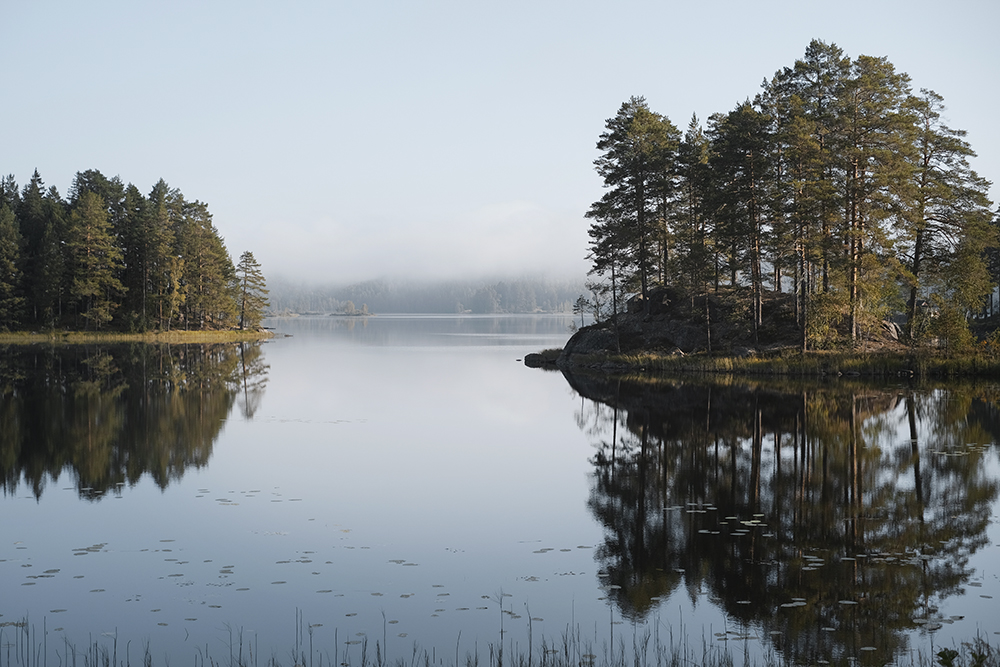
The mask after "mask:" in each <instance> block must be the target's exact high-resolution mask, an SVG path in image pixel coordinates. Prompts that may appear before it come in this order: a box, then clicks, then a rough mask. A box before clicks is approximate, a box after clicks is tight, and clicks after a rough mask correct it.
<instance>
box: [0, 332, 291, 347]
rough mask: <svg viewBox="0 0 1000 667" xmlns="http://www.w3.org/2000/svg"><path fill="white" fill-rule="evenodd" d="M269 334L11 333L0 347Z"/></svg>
mask: <svg viewBox="0 0 1000 667" xmlns="http://www.w3.org/2000/svg"><path fill="white" fill-rule="evenodd" d="M274 336H275V334H274V332H273V331H269V330H264V329H254V330H253V331H250V330H247V331H239V330H227V331H186V330H177V331H155V332H146V333H125V332H121V331H64V330H54V331H13V332H4V333H0V345H36V344H39V343H51V344H65V345H74V344H85V343H166V344H177V345H180V344H187V343H195V344H197V343H241V342H253V341H261V340H267V339H270V338H274Z"/></svg>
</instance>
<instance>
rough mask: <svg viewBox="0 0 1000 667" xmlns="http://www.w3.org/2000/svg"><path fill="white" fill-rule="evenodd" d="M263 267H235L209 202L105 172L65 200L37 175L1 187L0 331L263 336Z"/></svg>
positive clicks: (76, 186)
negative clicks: (146, 189)
mask: <svg viewBox="0 0 1000 667" xmlns="http://www.w3.org/2000/svg"><path fill="white" fill-rule="evenodd" d="M267 293H268V290H267V288H266V283H265V280H264V276H263V273H262V272H261V267H260V264H259V263H258V262H257V260H256V259H255V258H254V256H253V253H252V252H249V251H248V252H244V253H243V254H242V255H241V256H240V259H239V262H238V263H237V264H235V265H234V264H233V261H232V258H231V257H230V255H229V252H228V250H227V249H226V245H225V243H224V241H223V239H222V237H221V236H220V234H219V232H218V230H217V229H216V227H215V225H214V224H213V222H212V214H211V213H210V212H209V210H208V205H207V204H205V203H204V202H201V201H189V200H187V199H185V197H184V195H183V194H181V191H180V190H179V189H177V188H172V187H170V186H169V185H167V183H166V182H164V181H163V180H162V179H161V180H160V181H158V182H157V183H156V184H155V185H154V186H153V188H152V189H151V190H150V192H149V194H147V195H143V194H142V193H141V192H140V191H139V189H138V188H137V187H136V186H134V185H132V184H131V183H129V184H127V185H126V184H124V183H123V182H122V180H121V179H119V178H118V177H117V176H115V177H113V178H108V177H106V176H104V175H103V174H102V173H101V172H99V171H96V170H88V171H83V172H78V173H77V174H76V176H75V177H74V179H73V183H72V185H71V187H70V189H69V195H68V198H63V197H62V196H61V195H60V194H59V191H58V190H57V189H56V188H55V187H48V188H46V187H45V184H44V183H43V181H42V178H41V176H40V175H39V173H38V171H37V170H36V171H35V172H34V174H33V175H32V177H31V180H30V181H29V182H28V183H27V184H26V185H25V186H24V187H23V188H18V186H17V183H16V182H15V180H14V177H13V176H7V177H5V178H3V179H2V180H0V331H26V330H27V331H55V330H73V331H85V332H125V333H145V332H169V331H180V330H183V331H201V332H205V331H228V330H239V331H242V332H257V331H258V329H259V327H260V323H261V320H262V318H263V317H264V312H265V309H266V308H267V306H268V300H267Z"/></svg>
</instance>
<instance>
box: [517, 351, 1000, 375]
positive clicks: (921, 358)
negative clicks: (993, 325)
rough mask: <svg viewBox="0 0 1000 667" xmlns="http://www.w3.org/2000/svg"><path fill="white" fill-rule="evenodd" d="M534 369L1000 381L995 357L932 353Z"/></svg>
mask: <svg viewBox="0 0 1000 667" xmlns="http://www.w3.org/2000/svg"><path fill="white" fill-rule="evenodd" d="M524 364H525V365H526V366H529V367H532V368H542V369H549V370H560V371H570V372H583V373H594V374H599V375H625V374H643V375H660V374H669V373H678V374H720V375H749V376H753V375H756V376H786V377H814V378H830V377H868V378H878V379H887V378H894V379H909V378H948V377H977V378H1000V358H998V357H997V356H996V355H993V354H987V353H981V354H964V355H962V354H953V355H947V354H944V353H940V352H935V351H930V350H911V351H818V350H817V351H809V352H806V353H802V352H801V351H799V350H780V351H774V352H770V353H768V354H766V355H757V354H748V355H708V354H705V353H695V354H687V355H685V354H681V353H676V352H675V353H667V352H656V351H648V350H644V351H637V352H633V353H611V352H587V353H576V354H572V353H570V354H567V353H566V352H565V350H564V349H553V350H543V351H541V352H537V353H534V354H529V355H526V356H525V358H524Z"/></svg>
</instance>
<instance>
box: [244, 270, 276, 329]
mask: <svg viewBox="0 0 1000 667" xmlns="http://www.w3.org/2000/svg"><path fill="white" fill-rule="evenodd" d="M236 277H237V280H239V290H240V292H239V297H238V305H239V312H240V329H256V328H257V327H258V326H260V321H261V320H262V319H263V318H264V309H265V308H267V307H268V305H270V304H268V301H267V288H266V287H265V282H264V274H263V273H261V270H260V264H258V263H257V260H256V259H254V256H253V253H252V252H250V251H249V250H247V251H246V252H244V253H243V254H242V255H240V261H239V263H238V264H237V265H236Z"/></svg>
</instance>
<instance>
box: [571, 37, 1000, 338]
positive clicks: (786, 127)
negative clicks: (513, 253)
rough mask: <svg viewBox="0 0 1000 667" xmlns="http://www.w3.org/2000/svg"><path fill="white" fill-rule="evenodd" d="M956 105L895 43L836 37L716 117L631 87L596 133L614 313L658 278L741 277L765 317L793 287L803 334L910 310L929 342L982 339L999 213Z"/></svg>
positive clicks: (601, 268)
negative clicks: (849, 49) (971, 327)
mask: <svg viewBox="0 0 1000 667" xmlns="http://www.w3.org/2000/svg"><path fill="white" fill-rule="evenodd" d="M944 109H945V107H944V101H943V99H942V97H941V96H940V95H938V94H936V93H934V92H933V91H931V90H926V89H921V90H920V91H919V92H914V91H913V90H912V88H911V84H910V78H909V76H907V75H906V74H904V73H902V72H898V71H896V69H895V68H894V66H893V65H892V63H890V62H889V60H888V59H887V58H884V57H871V56H859V57H858V58H856V59H853V60H852V59H851V58H849V57H848V56H847V55H845V54H844V53H843V51H842V50H841V49H840V48H838V47H837V46H836V45H833V44H826V43H824V42H821V41H813V42H812V43H810V44H809V46H808V48H807V49H806V52H805V55H804V56H803V58H802V59H800V60H797V61H796V62H795V63H794V64H793V65H792V66H791V67H785V68H783V69H781V70H779V71H778V72H776V73H775V74H774V75H773V76H772V77H771V78H770V79H769V80H765V81H764V83H763V86H762V90H761V92H760V93H759V94H758V95H757V96H756V97H755V98H754V99H753V100H752V101H751V100H749V99H748V100H746V101H744V102H741V103H739V104H738V105H737V106H736V108H735V109H733V110H732V111H729V112H728V113H716V114H713V115H712V116H711V117H710V118H709V119H708V123H707V127H703V126H702V125H701V123H700V122H699V120H698V119H697V117H693V118H692V119H691V121H690V123H689V124H688V126H687V129H686V131H684V132H681V131H680V130H679V129H678V128H677V127H675V126H674V125H673V123H671V122H670V120H669V119H668V118H666V117H665V116H663V115H661V114H658V113H656V112H654V111H652V110H651V109H649V107H648V106H647V104H646V101H645V100H644V99H643V98H641V97H633V98H631V99H630V100H629V101H627V102H625V103H624V104H622V106H621V108H620V109H619V111H618V113H617V114H616V115H615V116H614V117H613V118H610V119H609V120H608V121H607V125H606V131H605V132H604V133H603V134H602V135H601V136H600V139H599V141H598V143H597V148H598V149H599V150H600V151H601V156H600V157H599V158H598V159H597V160H596V161H595V166H596V169H597V172H598V173H599V174H600V175H601V177H602V178H603V179H604V184H605V187H606V188H607V191H606V193H605V195H604V196H603V197H602V198H601V199H600V200H599V201H597V202H595V203H594V204H593V205H592V207H591V209H590V211H589V212H588V213H587V217H588V218H590V219H591V220H592V224H591V227H590V236H591V245H590V257H591V259H592V261H593V268H592V274H594V275H596V276H598V280H597V281H595V282H594V283H592V285H591V287H592V291H593V292H594V302H595V305H596V306H597V307H596V308H595V310H597V311H598V316H599V317H602V316H607V315H609V314H610V313H614V312H620V310H621V301H622V299H623V297H628V296H631V295H636V294H638V295H641V296H642V297H643V298H645V297H646V296H647V295H648V293H649V290H650V288H651V287H652V286H654V285H656V284H672V285H675V286H678V287H681V288H684V289H686V290H689V291H690V292H691V293H692V294H705V293H707V292H708V291H711V290H715V291H718V290H719V289H720V287H723V286H724V287H730V286H732V287H739V288H740V289H742V290H745V291H746V293H747V295H748V299H747V301H748V320H751V321H752V322H753V324H754V326H755V327H757V326H759V325H760V323H761V302H762V295H763V292H764V290H773V291H778V292H780V291H782V290H786V291H791V292H792V293H794V294H795V295H796V299H795V303H796V320H797V322H798V325H799V327H800V329H801V332H802V333H801V345H802V348H803V349H806V348H808V347H810V346H816V345H821V344H831V343H837V342H848V343H854V342H856V341H857V340H859V339H860V338H861V337H863V336H864V335H865V334H866V332H868V331H872V330H873V329H874V328H875V327H877V326H878V323H880V322H881V321H883V320H885V319H890V318H891V317H893V316H895V315H896V314H899V319H900V321H901V322H902V323H903V330H904V333H905V334H906V335H907V337H908V338H909V339H910V340H912V341H914V342H917V341H919V340H920V339H921V338H923V337H924V336H925V335H928V334H931V333H936V335H938V336H947V337H948V338H949V339H950V340H961V339H962V337H963V336H965V338H966V339H968V322H967V318H968V317H969V316H970V315H971V314H974V313H976V312H978V311H980V310H981V309H982V307H983V305H984V303H985V300H986V298H987V297H988V296H990V295H991V294H992V291H993V287H994V286H995V285H996V284H997V282H998V273H1000V262H998V261H997V253H996V247H997V225H998V222H997V220H996V219H994V215H993V213H992V211H991V207H992V203H991V202H990V200H989V198H988V188H989V185H990V184H989V183H988V182H987V181H986V180H985V179H983V178H981V177H980V176H978V175H977V174H976V173H975V172H974V171H973V170H972V169H971V167H970V165H969V159H970V158H972V157H974V155H975V153H974V152H973V150H972V148H971V146H970V145H969V143H968V142H967V141H966V139H965V135H966V133H965V131H963V130H956V129H953V128H951V127H949V126H948V125H946V124H945V120H944V117H943V112H944ZM932 315H933V317H932ZM932 323H933V325H934V326H936V327H937V328H938V329H939V331H937V332H930V331H929V330H928V327H929V326H930V325H931V324H932Z"/></svg>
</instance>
